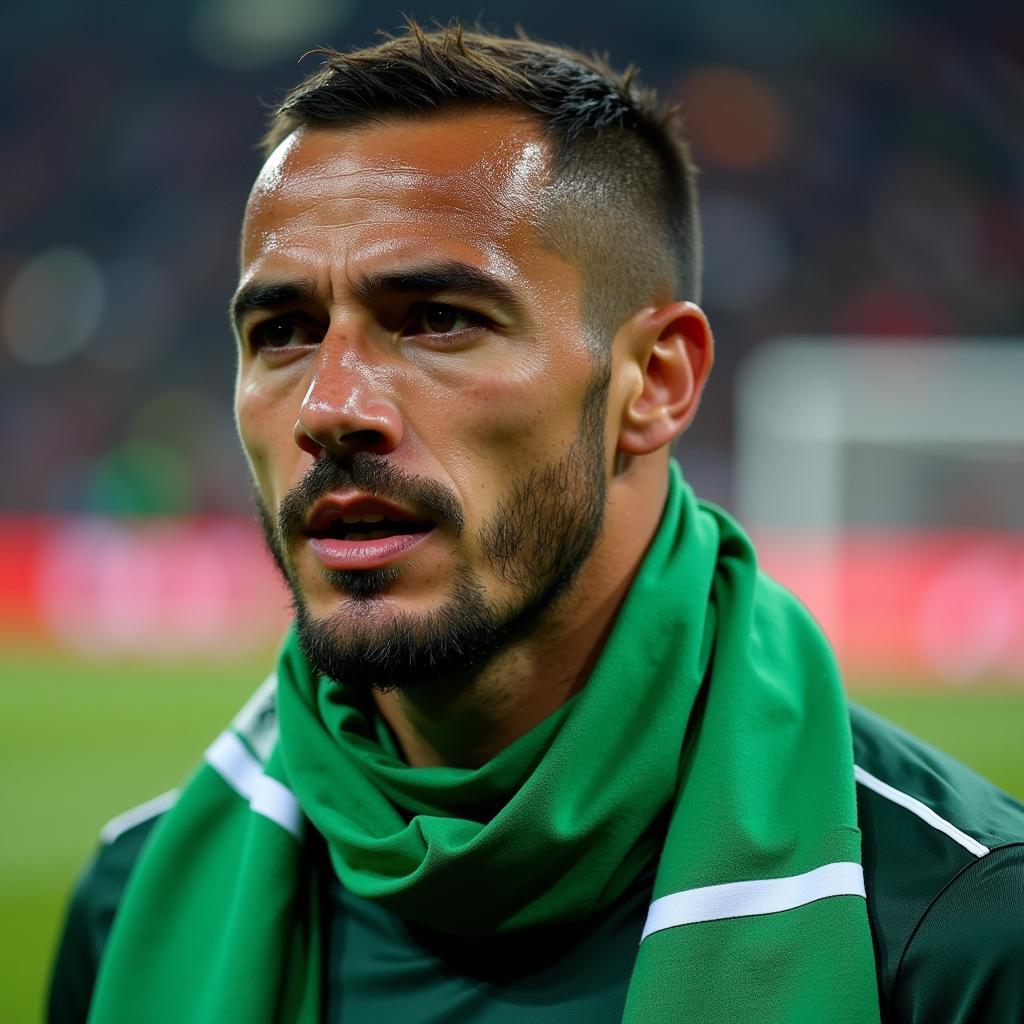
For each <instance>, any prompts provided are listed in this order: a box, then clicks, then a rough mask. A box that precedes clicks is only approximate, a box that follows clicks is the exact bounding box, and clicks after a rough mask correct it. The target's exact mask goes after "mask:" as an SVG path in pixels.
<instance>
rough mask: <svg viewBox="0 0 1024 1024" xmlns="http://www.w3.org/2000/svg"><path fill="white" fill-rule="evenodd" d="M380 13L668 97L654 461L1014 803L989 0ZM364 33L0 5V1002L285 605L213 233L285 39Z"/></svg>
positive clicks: (160, 7)
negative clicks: (708, 368) (675, 142)
mask: <svg viewBox="0 0 1024 1024" xmlns="http://www.w3.org/2000/svg"><path fill="white" fill-rule="evenodd" d="M404 10H405V11H407V12H408V13H409V14H411V15H413V16H415V17H417V18H418V19H421V20H424V21H429V20H431V19H433V18H441V19H447V17H448V16H449V15H458V16H460V17H462V18H465V19H467V20H475V19H476V18H478V17H480V16H482V17H483V18H484V20H485V23H486V24H487V25H488V26H490V27H492V28H494V29H497V30H501V31H510V30H512V29H513V28H514V27H515V25H516V24H521V25H522V26H523V27H524V28H526V29H527V30H528V31H529V32H531V33H533V34H536V35H539V36H541V37H547V38H550V39H553V40H556V41H561V42H567V43H571V44H574V45H577V46H580V47H583V48H595V49H599V50H607V51H610V53H611V55H612V58H613V60H614V61H616V62H617V63H619V64H620V65H621V64H624V63H626V62H633V63H635V64H638V65H639V66H640V68H641V69H642V72H643V74H644V77H645V78H646V80H648V81H649V82H650V83H652V84H655V85H657V86H658V87H659V89H660V90H661V91H662V92H663V93H664V94H665V95H667V96H670V97H672V98H674V99H677V100H678V101H679V102H680V103H681V104H682V105H683V109H684V112H685V116H686V122H687V126H688V132H689V135H690V138H691V139H692V141H693V145H694V149H695V153H696V157H697V160H698V163H699V164H700V166H701V167H702V169H703V180H702V188H703V196H702V210H703V218H704V233H705V240H706V250H707V263H706V283H705V296H704V305H705V307H706V309H707V310H708V312H709V314H710V316H711V319H712V323H713V324H714V326H715V329H716V335H717V340H718V363H717V366H716V369H715V373H714V377H713V381H712V385H711V387H710V390H709V392H708V394H707V397H706V400H705V402H704V405H703V408H702V410H701V414H700V416H699V418H698V422H697V424H696V426H695V427H694V428H693V430H692V431H691V432H690V434H689V435H688V436H687V437H686V438H685V440H684V442H683V443H682V445H681V446H680V449H679V457H680V459H681V461H682V464H683V467H684V470H685V472H686V473H687V475H688V476H689V478H690V479H691V481H692V482H693V483H694V484H695V486H696V487H697V489H698V491H699V492H700V493H701V494H703V495H704V496H706V497H708V498H710V499H712V500H715V501H717V502H719V503H721V504H723V505H725V506H726V507H728V508H731V509H735V510H737V511H738V512H739V513H740V514H741V515H742V516H743V518H744V520H745V521H746V522H747V524H748V525H749V526H750V527H751V528H752V529H753V530H754V532H755V534H756V535H757V536H758V538H759V541H760V546H761V551H762V557H763V559H764V562H765V564H766V565H767V566H768V567H769V568H770V569H771V570H772V571H774V572H775V573H776V574H777V575H778V576H780V577H781V578H782V579H783V580H784V581H786V582H788V583H789V584H790V585H791V586H793V587H794V589H796V590H797V592H798V593H799V594H801V596H802V597H803V598H804V600H806V601H807V602H808V604H809V605H810V606H811V607H812V609H813V610H814V611H815V612H816V614H818V616H819V618H820V619H821V620H822V622H823V623H824V624H825V626H826V628H827V629H828V630H829V632H830V634H831V635H832V636H833V639H834V640H835V642H836V644H837V647H838V650H839V653H840V657H841V659H842V661H843V663H844V666H845V668H846V671H847V677H848V679H849V685H850V688H851V690H852V691H853V692H854V693H855V694H856V695H857V697H858V698H859V699H862V700H863V701H864V702H866V703H868V704H870V705H871V706H873V707H876V708H878V709H879V710H881V711H883V712H884V713H887V714H889V715H890V717H892V718H894V719H895V720H897V721H900V722H902V723H904V724H906V725H907V726H908V727H910V728H912V729H913V730H914V731H916V732H918V733H919V734H921V735H923V736H925V737H926V738H929V739H932V740H934V741H935V742H937V743H939V744H940V745H942V746H944V747H946V748H947V749H949V750H951V751H952V752H954V753H956V754H958V755H959V756H961V757H962V758H963V759H964V760H966V761H967V762H968V763H969V764H971V765H973V766H975V767H976V768H978V769H979V770H981V771H982V772H984V773H985V774H988V775H989V776H990V777H992V778H994V779H995V780H996V781H997V782H999V783H1000V784H1002V785H1003V786H1005V787H1007V788H1008V789H1010V790H1011V791H1012V792H1014V793H1016V795H1018V796H1024V744H1021V741H1020V734H1021V724H1022V721H1024V698H1022V694H1024V629H1022V628H1021V627H1022V623H1024V540H1022V526H1024V521H1022V520H1024V511H1022V509H1024V457H1022V454H1021V452H1022V447H1021V441H1022V438H1021V433H1022V432H1024V410H1022V403H1021V401H1020V397H1019V395H1020V391H1021V386H1022V384H1024V378H1022V374H1021V369H1022V361H1021V353H1022V352H1024V345H1022V336H1024V289H1022V287H1021V281H1022V277H1024V14H1022V12H1021V8H1020V7H1019V5H1014V4H1010V3H1006V4H1004V5H1000V4H997V3H994V2H985V0H983V2H981V3H975V4H970V5H962V4H961V5H957V4H950V3H934V2H927V0H917V2H902V3H896V2H895V0H890V2H887V0H830V2H829V3H827V4H820V3H812V2H810V0H790V2H788V3H781V4H763V3H760V2H757V0H691V2H688V3H669V2H666V0H637V2H635V3H632V4H630V5H629V8H628V14H627V13H626V12H625V8H623V7H622V6H621V5H607V6H606V7H604V8H601V7H596V8H595V7H594V6H592V5H590V4H583V3H582V2H580V0H567V2H563V3H561V4H557V5H556V4H551V3H548V2H539V0H517V2H516V3H510V2H500V0H496V2H494V3H491V4H490V5H485V6H483V7H481V6H480V5H479V4H477V3H472V4H470V3H459V2H452V3H450V4H448V5H447V6H445V7H437V6H434V7H430V6H426V5H424V4H422V3H418V2H414V3H409V4H407V5H405V6H404ZM399 21H400V14H399V13H398V11H397V10H395V9H391V8H387V7H385V6H382V5H379V4H366V3H360V2H358V0H288V2H287V3H284V2H282V0H182V2H179V3H175V4H171V3H156V4H149V5H135V6H131V7H129V6H126V5H123V4H120V3H112V2H109V0H95V2H93V3H90V4H88V5H86V4H81V3H76V2H73V0H49V2H47V3H41V4H30V3H27V2H24V0H22V2H18V3H15V4H14V5H13V6H11V5H8V6H6V7H5V9H4V13H3V19H2V22H3V32H2V36H3V41H2V42H0V52H2V54H3V61H2V65H0V80H2V82H3V93H4V95H5V99H6V110H7V115H6V118H5V124H4V131H3V132H2V134H0V168H2V180H3V188H2V189H0V231H2V234H0V396H2V401H0V423H2V429H3V437H4V438H5V444H4V450H3V467H4V469H3V475H4V481H5V486H4V488H2V489H0V635H2V637H3V642H4V655H3V659H2V662H0V664H2V671H3V678H4V711H3V717H2V725H0V730H2V733H0V738H2V745H0V758H2V763H0V765H2V771H0V790H2V792H3V796H4V801H3V808H4V817H5V828H4V830H3V832H4V839H3V842H2V845H0V865H2V871H0V893H2V908H3V909H2V912H3V919H4V923H5V929H4V932H5V935H6V938H5V946H6V948H5V950H4V953H5V956H4V960H5V963H6V965H7V969H8V974H7V977H6V978H5V980H4V983H3V985H2V986H0V1020H2V1021H11V1022H21V1021H29V1020H33V1019H36V1018H37V1017H38V1015H39V1006H40V1000H41V993H42V990H43V986H44V980H45V975H46V971H47V967H48V958H49V955H50V950H51V947H52V943H53V941H54V936H55V933H56V929H57V927H58V922H59V918H60V915H61V913H62V908H63V904H64V901H65V898H66V895H67V892H68V889H69V886H70V885H71V883H72V880H73V878H74V876H75V873H76V872H77V871H78V869H79V867H80V865H81V864H82V862H83V860H84V858H85V857H86V856H87V854H88V852H89V850H90V848H91V847H92V845H93V844H94V842H95V840H96V836H97V833H98V829H99V826H100V825H101V824H102V823H103V822H104V821H105V820H106V819H107V818H109V817H110V816H112V815H114V814H116V813H117V812H119V811H120V810H123V809H125V808H126V807H128V806H131V805H132V804H134V803H137V802H139V801H141V800H144V799H146V798H148V797H150V796H152V795H154V794H156V793H158V792H160V791H162V790H164V789H167V788H169V787H171V786H173V785H175V784H176V783H177V782H178V781H179V779H180V778H181V776H182V775H183V773H185V772H186V771H187V770H188V768H189V766H190V765H191V764H192V763H193V761H194V760H195V758H196V756H197V754H198V753H199V752H200V751H201V750H202V749H203V747H204V745H205V744H206V742H207V741H208V740H209V739H210V738H211V737H212V736H213V735H214V734H215V733H216V731H217V730H218V729H219V727H220V726H221V724H222V723H223V722H224V720H225V719H226V718H227V717H228V716H229V715H230V714H231V712H232V711H233V710H234V708H235V707H236V706H237V705H238V704H239V703H240V702H241V700H242V698H243V696H244V695H246V694H247V693H248V692H249V691H250V690H251V689H253V688H254V686H255V685H256V683H257V682H258V681H259V680H260V679H261V678H262V677H263V674H264V673H265V672H266V670H267V668H268V666H269V665H270V663H271V659H272V652H273V649H274V646H275V643H276V640H277V637H278V635H279V633H280V628H281V625H282V624H283V622H284V621H285V618H286V600H285V597H284V594H283V592H282V590H281V588H280V586H279V585H278V583H277V582H276V580H275V579H274V576H273V573H272V571H271V569H270V566H269V563H268V561H267V559H266V558H265V557H264V555H263V554H262V551H261V548H260V542H259V538H258V534H257V533H256V530H255V529H254V527H253V526H252V525H251V523H250V521H249V517H248V495H249V484H248V480H247V476H246V472H245V468H244V464H243V461H242V458H241V455H240V453H239V451H238V447H237V442H236V438H235V435H234V428H233V424H232V421H231V412H230V407H231V387H232V374H233V362H234V354H233V350H232V341H231V337H230V333H229V331H228V328H227V321H226V317H225V315H224V307H225V303H226V299H227V296H228V295H229V293H230V291H231V289H232V286H233V283H234V281H233V278H234V264H235V244H236V233H237V229H238V225H239V219H240V215H241V210H242V205H243V202H244V197H245V194H246V191H247V189H248V185H249V183H250V181H251V179H252V177H253V176H254V174H255V172H256V170H257V168H258V160H257V155H256V150H255V143H256V140H257V139H258V138H259V136H260V134H261V129H262V125H263V119H264V116H265V107H266V105H269V104H272V103H273V102H274V101H275V100H276V99H278V98H279V97H280V96H281V95H282V94H283V92H284V90H285V89H286V88H287V87H288V86H289V85H291V84H293V83H294V81H295V80H296V79H297V77H298V76H299V74H300V73H301V72H304V71H306V70H309V69H310V68H312V67H313V66H314V64H315V59H314V58H307V59H306V61H305V62H304V64H303V66H302V68H301V69H299V68H297V67H296V58H297V57H298V55H299V54H300V53H302V52H303V51H305V50H307V49H309V48H311V47H314V46H316V45H320V44H330V45H334V46H338V47H341V48H346V47H349V46H353V45H357V44H364V43H368V42H371V41H372V40H373V38H374V32H375V30H376V29H377V28H378V27H381V26H383V27H394V26H395V25H397V24H398V23H399ZM773 339H776V340H773ZM778 339H785V340H781V341H780V340H778ZM979 360H980V362H979ZM981 364H984V365H981Z"/></svg>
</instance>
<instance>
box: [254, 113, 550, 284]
mask: <svg viewBox="0 0 1024 1024" xmlns="http://www.w3.org/2000/svg"><path fill="white" fill-rule="evenodd" d="M549 168H550V163H549V156H548V147H547V145H546V143H545V142H544V141H543V139H542V137H541V133H540V130H539V129H538V127H537V126H536V124H535V123H534V122H533V121H532V120H531V119H530V118H529V116H527V115H525V114H520V113H518V112H507V111H500V110H497V111H496V110H489V109H477V110H471V111H466V112H463V113H458V114H445V115H436V116H430V117H416V118H402V119H398V118H396V119H393V120H389V121H385V122H384V123H376V124H373V125H371V126H367V127H360V128H356V129H351V128H334V127H324V128H313V129H311V128H300V129H298V130H297V131H295V132H293V133H292V134H291V135H290V136H288V138H286V139H285V140H284V141H283V142H282V143H281V144H280V145H279V146H278V148H277V149H276V150H275V151H274V153H273V154H271V156H270V157H269V158H268V160H267V162H266V163H265V164H264V166H263V168H262V170H261V171H260V174H259V176H258V177H257V179H256V182H255V184H254V185H253V189H252V192H251V194H250V196H249V202H248V204H247V207H246V217H245V227H244V231H243V248H242V259H243V264H251V263H252V262H253V261H254V260H259V259H260V258H261V257H265V256H268V255H270V254H272V253H274V252H276V251H281V250H284V249H292V250H295V249H296V248H298V249H301V248H302V247H303V246H304V245H305V244H306V241H304V239H306V240H309V239H311V238H313V237H316V238H317V239H318V243H317V244H322V243H323V242H324V241H326V239H325V238H324V235H325V234H326V235H328V236H329V235H332V234H338V235H339V237H341V236H343V237H344V242H345V247H346V249H349V250H351V249H352V247H353V246H355V247H356V248H359V247H360V246H363V247H365V246H366V245H371V246H373V245H377V246H379V245H380V244H387V243H388V240H390V241H391V242H392V243H396V242H398V241H400V239H401V238H402V237H405V238H406V239H407V240H414V239H415V238H417V237H423V238H426V237H428V236H431V235H437V234H438V233H441V234H442V235H450V236H451V237H452V238H453V239H462V240H464V241H465V242H467V243H468V244H481V245H484V246H486V245H487V244H489V243H494V244H499V243H500V242H501V241H502V240H503V239H506V238H508V237H509V236H511V235H513V234H516V233H519V234H521V233H522V231H523V229H524V227H525V226H527V225H530V224H532V223H533V221H534V219H535V217H536V214H537V213H538V207H539V205H540V200H541V191H542V190H543V189H544V187H545V185H546V184H547V183H548V181H549V178H550V170H549ZM375 235H377V236H379V238H378V239H377V240H376V242H375V239H374V236H375ZM349 254H350V255H354V253H349Z"/></svg>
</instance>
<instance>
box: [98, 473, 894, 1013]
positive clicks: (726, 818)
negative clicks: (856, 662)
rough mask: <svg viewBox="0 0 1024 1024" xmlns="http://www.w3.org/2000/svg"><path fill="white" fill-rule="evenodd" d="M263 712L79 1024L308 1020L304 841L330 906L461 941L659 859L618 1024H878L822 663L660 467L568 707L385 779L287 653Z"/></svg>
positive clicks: (221, 761) (854, 840)
mask: <svg viewBox="0 0 1024 1024" xmlns="http://www.w3.org/2000/svg"><path fill="white" fill-rule="evenodd" d="M276 691H277V693H276V704H277V707H276V716H277V723H278V726H279V736H277V739H276V741H275V742H273V743H272V744H271V743H270V742H268V741H267V740H266V736H267V734H268V726H270V727H272V726H273V722H274V714H275V712H274V709H273V705H272V703H270V704H268V703H267V700H268V699H269V698H268V694H266V693H264V694H263V695H261V697H260V699H259V700H258V701H257V702H256V706H255V710H253V709H250V711H249V713H247V715H246V716H245V717H244V719H240V720H239V721H238V722H236V725H235V727H234V728H233V729H232V730H229V731H228V732H227V733H225V734H224V735H223V736H222V737H221V738H220V739H219V740H218V741H217V742H216V743H215V744H214V745H213V747H211V749H210V751H209V752H208V755H207V760H206V762H205V763H204V765H203V767H202V768H201V769H200V770H199V771H198V772H197V774H196V775H195V776H194V777H193V778H192V780H191V781H190V782H189V783H188V785H187V786H186V787H185V789H184V790H183V792H182V794H181V796H180V798H179V800H178V802H177V803H176V805H175V806H174V808H173V809H172V810H171V811H170V812H168V813H167V814H166V815H165V816H164V818H163V819H162V820H161V821H160V823H159V824H158V826H157V828H156V829H155V830H154V832H153V834H152V836H151V839H150V841H149V844H148V845H147V848H146V849H145V851H144V853H143V855H142V858H141V860H140V862H139V865H138V867H137V869H136V871H135V873H134V875H133V877H132V879H131V881H130V883H129V887H128V889H127V890H126V893H125V897H124V901H123V904H122V906H121V909H120V911H119V913H118V916H117V919H116V921H115V925H114V929H113V932H112V935H111V938H110V942H109V946H108V950H107V954H106V956H105V959H104V963H103V965H102V967H101V971H100V975H99V979H98V982H97V988H96V994H95V999H94V1003H93V1011H92V1014H91V1016H90V1018H89V1019H90V1021H91V1022H93V1024H113V1022H117V1024H137V1022H139V1021H145V1022H146V1024H160V1022H164V1021H166V1022H175V1024H180V1022H185V1021H187V1022H190V1024H215V1022H216V1024H222V1022H224V1021H245V1022H246V1024H259V1022H270V1021H288V1022H292V1021H294V1022H303V1024H306V1022H309V1024H313V1022H318V1021H319V1020H320V1013H321V998H322V993H321V985H322V977H323V971H322V969H321V966H322V965H321V948H320V938H319V936H320V931H321V929H320V923H319V921H318V916H319V914H320V905H321V893H319V892H318V886H319V885H321V884H322V883H321V882H320V880H319V875H318V872H317V871H315V870H313V869H312V868H311V858H310V857H309V854H308V846H309V845H310V844H309V836H310V835H311V830H316V832H319V833H320V835H321V836H323V838H324V840H325V841H326V846H327V850H328V852H329V856H330V863H331V865H333V868H334V871H335V872H336V873H337V875H338V878H339V879H340V881H341V883H342V884H343V885H344V886H345V887H346V888H347V889H349V890H350V891H351V892H353V893H355V894H357V895H359V896H362V897H365V898H366V899H368V900H373V901H375V902H377V903H380V904H381V905H383V906H384V907H386V908H388V909H389V910H392V911H394V912H395V913H396V914H400V915H402V916H404V917H407V918H409V919H412V920H416V921H420V922H427V923H429V924H430V925H431V926H433V927H435V928H439V929H442V930H444V929H447V930H450V931H453V932H459V933H463V934H470V935H472V934H482V933H490V932H494V931H505V930H511V929H523V928H532V927H542V926H543V925H544V924H545V923H547V922H555V921H559V922H562V921H566V920H582V919H585V918H587V916H588V915H590V914H593V913H594V912H595V911H597V910H599V909H601V908H604V907H607V906H608V905H609V904H611V903H613V902H614V901H615V900H616V899H617V898H618V897H619V896H620V894H622V892H623V891H624V889H625V888H626V887H627V886H628V885H629V883H630V882H631V881H632V880H633V879H634V878H635V876H636V875H637V873H638V872H639V871H640V869H641V868H642V867H643V866H644V865H645V864H646V863H647V862H648V861H649V859H650V858H652V857H655V858H657V872H656V877H655V888H654V904H653V906H652V909H651V915H650V917H649V919H648V923H647V927H646V929H645V934H644V938H643V941H642V942H640V945H639V948H638V953H637V959H636V964H635V966H634V969H633V974H632V979H631V983H630V988H629V994H628V997H627V1003H626V1010H625V1015H624V1020H625V1021H629V1022H643V1024H660V1022H664V1024H668V1022H673V1024H678V1022H681V1021H693V1022H701V1024H709V1022H710V1024H715V1022H720V1024H726V1022H728V1024H737V1022H748V1021H749V1022H754V1021H757V1022H764V1021H773V1022H774V1021H779V1022H783V1021H784V1022H786V1024H820V1022H822V1021H826V1020H827V1021H830V1022H832V1024H868V1022H874V1024H877V1022H878V1020H879V1014H878V1007H877V996H876V982H875V968H874V959H873V953H872V946H871V937H870V932H869V928H868V918H867V910H866V906H865V901H864V898H863V875H862V872H861V869H860V834H859V832H858V830H857V827H856V806H855V796H854V778H853V762H852V752H851V743H850V735H849V725H848V720H847V711H846V704H845V700H844V697H843V693H842V689H841V686H840V682H839V678H838V674H837V671H836V667H835V664H834V662H833V659H832V655H831V653H830V651H829V649H828V647H827V644H826V643H825V641H824V639H823V638H822V636H821V634H820V632H819V631H818V629H817V627H816V626H815V624H814V622H813V621H812V620H811V618H810V616H809V615H808V614H807V612H806V611H805V610H804V609H803V608H802V607H801V606H800V605H799V604H798V603H797V602H796V601H795V600H794V599H793V598H792V597H791V596H790V595H789V594H787V593H786V592H785V591H784V590H782V589H781V588H780V587H778V586H776V585H775V584H773V583H772V582H771V581H770V580H768V579H766V578H765V577H764V576H762V575H760V574H759V573H758V571H757V568H756V563H755V558H754V553H753V551H752V549H751V546H750V543H749V541H748V540H747V539H746V537H745V536H744V535H743V533H742V532H741V531H740V530H739V528H738V527H737V526H736V525H735V524H734V523H733V522H732V521H731V520H730V519H729V518H728V517H727V516H725V515H724V514H723V513H721V512H720V511H717V510H715V509H711V508H707V507H704V506H701V505H700V504H698V503H697V502H696V501H695V499H694V497H693V495H692V493H691V492H690V490H689V488H688V487H687V486H686V485H685V484H684V483H683V481H682V478H681V476H680V475H679V472H678V469H677V468H676V467H675V466H674V465H673V467H672V470H671V480H670V487H669V495H668V500H667V502H666V506H665V511H664V515H663V518H662V523H661V525H660V527H659V530H658V532H657V535H656V536H655V538H654V540H653V542H652V544H651V547H650V550H649V552H648V554H647V556H646V558H645V559H644V562H643V564H642V566H641V568H640V570H639V572H638V574H637V576H636V579H635V581H634V584H633V586H632V588H631V589H630V591H629V594H628V596H627V598H626V601H625V603H624V604H623V607H622V610H621V613H620V615H619V617H618V619H617V621H616V623H615V626H614V629H613V631H612V633H611V636H610V637H609V640H608V642H607V645H606V647H605V650H604V651H603V653H602V655H601V657H600V660H599V662H598V664H597V666H596V668H595V670H594V672H593V675H592V677H591V679H590V680H589V682H588V684H587V686H586V687H585V688H584V689H583V690H582V691H581V692H580V693H579V694H578V695H577V696H576V697H575V698H573V700H571V701H570V702H569V703H568V704H567V705H566V706H565V707H563V708H562V709H561V710H559V711H558V712H557V713H555V714H554V715H552V716H551V717H550V718H548V719H547V720H545V721H544V722H542V723H541V724H540V725H539V726H537V727H536V728H535V729H534V730H532V731H531V732H530V733H528V734H527V735H525V736H523V737H522V738H520V739H519V740H518V741H517V742H515V743H514V744H513V745H512V746H510V747H509V748H507V749H506V750H504V751H503V752H502V753H501V754H499V755H498V756H497V757H495V758H494V759H493V760H492V761H490V762H489V763H487V764H485V765H484V766H483V767H482V768H479V769H476V770H471V769H459V768H437V767H433V768H411V767H409V766H407V765H406V764H404V763H403V762H402V761H401V759H400V758H399V756H398V755H397V753H396V751H395V749H394V748H393V745H392V744H391V741H390V738H389V736H388V733H387V731H386V730H385V729H384V728H383V726H382V725H380V723H379V722H378V721H377V720H376V718H375V717H374V716H373V715H372V713H370V712H369V711H368V710H367V708H366V706H365V705H364V704H363V702H362V701H361V699H359V698H358V696H357V695H355V694H353V693H350V692H349V691H348V689H347V688H346V687H345V686H339V685H336V684H332V683H330V682H328V681H326V680H324V679H319V678H317V677H315V676H314V675H312V674H311V672H310V669H309V666H308V664H307V663H306V661H305V659H304V658H303V657H302V655H301V653H300V652H299V649H298V646H297V643H296V641H295V638H294V636H290V637H289V638H288V640H287V641H286V643H285V646H284V649H283V652H282V654H281V658H280V661H279V664H278V669H277V683H276ZM269 731H270V732H271V733H273V732H274V730H273V728H270V730H269ZM637 938H638V941H639V940H640V936H638V937H637Z"/></svg>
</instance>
